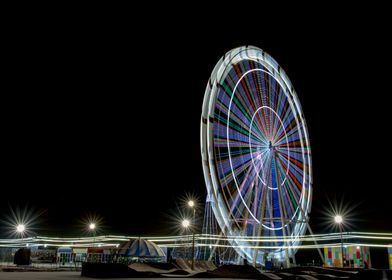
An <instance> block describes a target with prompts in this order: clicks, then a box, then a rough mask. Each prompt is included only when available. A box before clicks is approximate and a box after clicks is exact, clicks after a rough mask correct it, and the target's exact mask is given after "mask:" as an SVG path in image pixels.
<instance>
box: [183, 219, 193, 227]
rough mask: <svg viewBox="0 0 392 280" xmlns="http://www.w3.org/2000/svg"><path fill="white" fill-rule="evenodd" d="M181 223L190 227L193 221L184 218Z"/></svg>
mask: <svg viewBox="0 0 392 280" xmlns="http://www.w3.org/2000/svg"><path fill="white" fill-rule="evenodd" d="M181 224H182V226H183V227H184V228H188V227H189V226H190V225H191V223H190V222H189V220H187V219H185V220H183V221H182V223H181Z"/></svg>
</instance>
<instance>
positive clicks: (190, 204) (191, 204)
mask: <svg viewBox="0 0 392 280" xmlns="http://www.w3.org/2000/svg"><path fill="white" fill-rule="evenodd" d="M188 206H189V207H191V208H192V209H193V226H195V225H196V207H195V202H194V201H193V200H189V201H188ZM194 267H195V229H193V230H192V266H191V268H192V270H193V269H194Z"/></svg>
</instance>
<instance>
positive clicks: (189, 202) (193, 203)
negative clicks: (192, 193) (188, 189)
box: [188, 200, 195, 208]
mask: <svg viewBox="0 0 392 280" xmlns="http://www.w3.org/2000/svg"><path fill="white" fill-rule="evenodd" d="M188 206H189V207H192V208H193V207H194V206H195V202H194V201H193V200H189V201H188Z"/></svg>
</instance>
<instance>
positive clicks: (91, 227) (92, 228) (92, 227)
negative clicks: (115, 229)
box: [88, 223, 96, 230]
mask: <svg viewBox="0 0 392 280" xmlns="http://www.w3.org/2000/svg"><path fill="white" fill-rule="evenodd" d="M88 227H89V228H90V229H91V230H94V229H95V228H96V225H95V224H94V223H91V224H90V225H89V226H88Z"/></svg>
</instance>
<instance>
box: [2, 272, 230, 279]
mask: <svg viewBox="0 0 392 280" xmlns="http://www.w3.org/2000/svg"><path fill="white" fill-rule="evenodd" d="M0 279H1V280H72V279H80V280H82V279H83V280H89V279H90V280H92V279H98V278H89V277H81V276H80V272H71V271H68V272H67V271H61V272H57V271H53V272H0ZM127 279H129V280H131V279H132V280H137V279H142V280H149V279H157V278H105V280H127ZM160 279H167V280H178V279H179V278H160ZM198 279H200V280H201V279H203V278H192V280H198ZM211 279H214V278H211ZM215 279H219V278H215ZM226 279H227V278H226ZM232 279H234V278H232ZM101 280H102V278H101ZM203 280H205V278H204V279H203ZM220 280H222V278H220Z"/></svg>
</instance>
